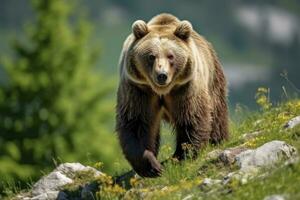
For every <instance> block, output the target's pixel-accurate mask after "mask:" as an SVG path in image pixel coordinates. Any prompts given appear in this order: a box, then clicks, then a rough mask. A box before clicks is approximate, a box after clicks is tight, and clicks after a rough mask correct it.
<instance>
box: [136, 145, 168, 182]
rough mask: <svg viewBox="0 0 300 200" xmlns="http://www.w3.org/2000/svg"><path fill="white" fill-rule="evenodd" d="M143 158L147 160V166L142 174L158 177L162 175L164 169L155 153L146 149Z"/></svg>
mask: <svg viewBox="0 0 300 200" xmlns="http://www.w3.org/2000/svg"><path fill="white" fill-rule="evenodd" d="M143 158H144V159H145V160H146V166H147V167H146V168H145V169H142V171H143V172H142V173H141V174H142V176H144V177H157V176H161V174H162V172H163V169H162V166H161V164H160V163H159V162H158V160H157V159H156V157H155V156H154V154H153V153H152V152H151V151H149V150H145V151H144V154H143Z"/></svg>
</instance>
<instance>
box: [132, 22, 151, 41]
mask: <svg viewBox="0 0 300 200" xmlns="http://www.w3.org/2000/svg"><path fill="white" fill-rule="evenodd" d="M132 32H133V35H134V36H135V38H136V39H140V38H142V37H144V36H145V35H147V33H148V32H149V30H148V27H147V24H146V22H144V21H143V20H137V21H135V22H134V23H133V24H132Z"/></svg>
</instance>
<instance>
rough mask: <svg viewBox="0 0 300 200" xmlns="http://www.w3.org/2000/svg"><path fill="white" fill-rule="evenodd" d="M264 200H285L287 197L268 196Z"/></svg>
mask: <svg viewBox="0 0 300 200" xmlns="http://www.w3.org/2000/svg"><path fill="white" fill-rule="evenodd" d="M264 200H285V197H284V196H283V195H279V194H274V195H271V196H266V197H265V198H264Z"/></svg>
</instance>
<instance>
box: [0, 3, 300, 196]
mask: <svg viewBox="0 0 300 200" xmlns="http://www.w3.org/2000/svg"><path fill="white" fill-rule="evenodd" d="M161 12H170V13H172V14H174V15H176V16H177V17H179V18H180V19H187V20H189V21H191V22H192V24H193V26H194V29H195V30H196V31H198V32H199V33H200V34H202V35H204V36H205V37H206V38H207V39H208V40H209V41H210V42H211V43H212V44H213V45H214V46H215V48H216V51H217V53H218V55H219V57H220V60H221V62H222V64H223V67H224V70H225V73H226V75H227V78H228V81H229V91H230V92H229V104H230V107H231V110H234V108H235V107H236V105H237V104H240V105H243V106H244V107H247V108H248V109H249V110H252V109H256V107H255V100H254V96H255V92H256V89H257V88H258V87H259V86H265V87H268V88H270V98H271V100H272V101H274V102H278V101H281V100H282V99H285V98H292V97H294V96H295V95H297V94H299V89H300V26H299V24H300V2H299V1H298V0H289V1H286V0H272V1H271V0H269V1H267V0H265V1H259V0H252V1H242V0H229V1H219V0H201V1H199V0H189V1H179V0H173V1H163V0H152V1H138V0H131V1H129V0H110V1H108V0H102V1H98V0H89V1H83V0H81V1H72V0H33V1H29V0H0V59H1V60H0V61H1V62H0V191H1V192H3V191H4V188H5V185H7V184H13V185H19V186H20V187H23V186H24V183H25V182H28V180H35V179H36V178H37V177H39V176H41V175H42V174H43V172H47V171H48V170H50V169H52V168H53V167H54V166H55V164H57V163H60V162H81V163H84V164H90V165H93V164H95V163H97V162H103V163H104V166H103V170H104V171H106V172H108V173H111V174H113V173H116V172H120V170H121V171H122V170H124V169H126V168H128V165H127V163H126V161H125V160H124V158H123V156H122V154H121V151H120V149H119V147H118V144H117V141H116V135H115V133H114V115H115V112H114V106H115V93H116V89H117V83H118V72H117V71H118V67H117V63H118V57H119V53H120V51H121V47H122V43H123V41H124V39H125V38H126V36H127V35H128V34H130V32H131V24H132V22H133V21H134V20H137V19H143V20H145V21H147V20H149V19H150V18H151V17H153V16H154V15H156V14H159V13H161ZM98 164H99V163H98Z"/></svg>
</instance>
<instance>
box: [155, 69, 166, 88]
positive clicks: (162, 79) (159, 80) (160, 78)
mask: <svg viewBox="0 0 300 200" xmlns="http://www.w3.org/2000/svg"><path fill="white" fill-rule="evenodd" d="M156 79H157V83H158V84H160V85H165V84H166V81H167V79H168V74H167V72H160V73H159V74H158V75H157V77H156Z"/></svg>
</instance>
